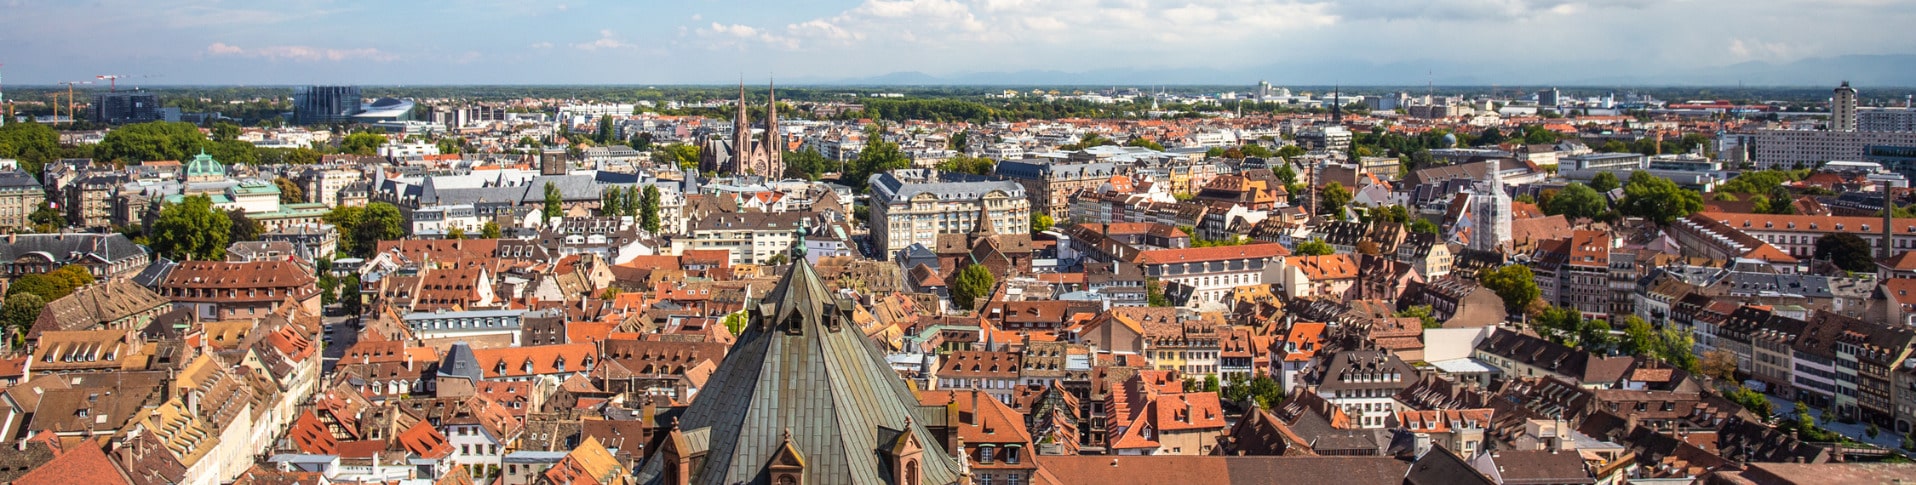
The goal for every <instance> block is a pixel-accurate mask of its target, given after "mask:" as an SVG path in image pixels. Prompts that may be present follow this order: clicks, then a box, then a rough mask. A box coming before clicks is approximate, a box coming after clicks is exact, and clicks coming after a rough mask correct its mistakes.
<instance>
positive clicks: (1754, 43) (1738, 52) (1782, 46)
mask: <svg viewBox="0 0 1916 485" xmlns="http://www.w3.org/2000/svg"><path fill="white" fill-rule="evenodd" d="M1800 51H1801V49H1798V48H1796V47H1795V46H1792V45H1790V44H1787V43H1783V42H1764V41H1762V40H1757V39H1750V40H1744V39H1730V57H1733V58H1735V59H1737V60H1742V61H1749V60H1758V61H1791V60H1795V59H1796V58H1798V57H1800V55H1799V52H1800Z"/></svg>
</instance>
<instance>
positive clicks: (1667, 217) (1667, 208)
mask: <svg viewBox="0 0 1916 485" xmlns="http://www.w3.org/2000/svg"><path fill="white" fill-rule="evenodd" d="M1621 205H1622V207H1619V208H1618V209H1619V210H1620V211H1621V212H1622V213H1623V214H1624V215H1628V216H1636V217H1642V218H1644V219H1648V220H1650V221H1652V222H1655V223H1657V224H1659V225H1669V224H1670V223H1671V222H1675V221H1676V220H1677V218H1679V217H1684V216H1688V215H1690V214H1692V213H1695V212H1697V211H1700V210H1703V196H1702V194H1698V193H1697V192H1695V191H1692V190H1686V189H1684V188H1683V187H1681V186H1678V185H1677V184H1676V182H1671V181H1670V179H1666V178H1663V177H1658V176H1656V175H1651V174H1650V172H1644V171H1638V172H1636V173H1632V174H1630V182H1629V183H1627V184H1624V186H1623V203H1622V204H1621Z"/></svg>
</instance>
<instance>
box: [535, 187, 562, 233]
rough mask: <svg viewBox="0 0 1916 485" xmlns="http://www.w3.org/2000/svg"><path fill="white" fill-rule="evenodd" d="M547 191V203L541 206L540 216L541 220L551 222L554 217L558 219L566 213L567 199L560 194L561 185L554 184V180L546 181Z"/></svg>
mask: <svg viewBox="0 0 1916 485" xmlns="http://www.w3.org/2000/svg"><path fill="white" fill-rule="evenodd" d="M545 191H546V203H545V206H544V207H542V208H540V210H539V216H540V220H542V221H545V223H547V224H551V223H552V220H553V219H557V218H559V216H561V215H563V214H565V199H564V198H563V197H561V196H560V194H559V186H558V185H554V184H553V183H552V182H546V188H545Z"/></svg>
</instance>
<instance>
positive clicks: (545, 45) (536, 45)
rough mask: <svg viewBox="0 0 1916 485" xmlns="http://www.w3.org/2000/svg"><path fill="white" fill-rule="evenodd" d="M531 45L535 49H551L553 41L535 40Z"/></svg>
mask: <svg viewBox="0 0 1916 485" xmlns="http://www.w3.org/2000/svg"><path fill="white" fill-rule="evenodd" d="M531 47H532V48H534V49H551V48H552V43H551V42H533V43H532V45H531Z"/></svg>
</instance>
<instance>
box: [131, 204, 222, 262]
mask: <svg viewBox="0 0 1916 485" xmlns="http://www.w3.org/2000/svg"><path fill="white" fill-rule="evenodd" d="M232 231H233V220H232V219H231V218H228V217H227V215H226V213H224V212H222V211H219V210H217V209H214V208H213V199H211V198H208V197H207V196H205V195H195V196H192V197H187V198H186V199H185V200H182V201H180V203H178V204H168V205H167V206H166V207H164V208H162V209H160V217H159V218H158V219H155V220H154V221H153V231H152V233H153V234H152V239H151V241H152V247H153V250H154V251H155V252H158V253H160V255H161V256H165V257H167V258H171V259H173V260H175V261H186V260H199V261H218V260H220V259H223V258H225V257H226V243H227V239H228V238H230V237H232Z"/></svg>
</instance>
